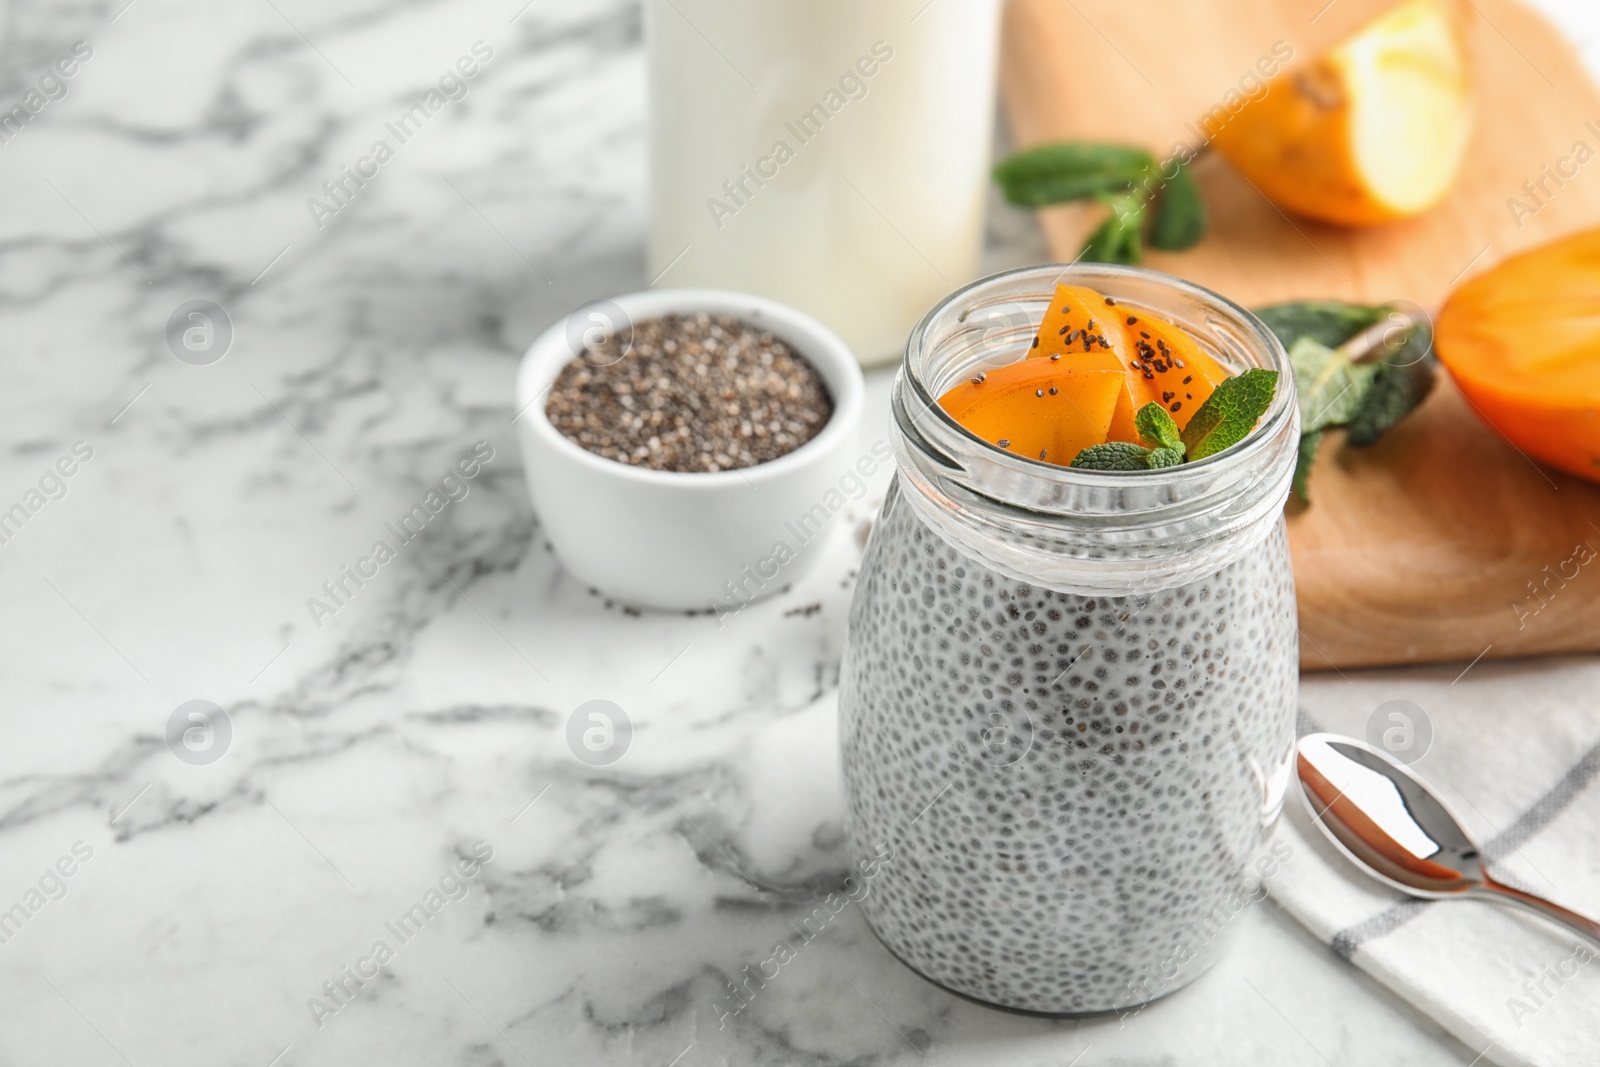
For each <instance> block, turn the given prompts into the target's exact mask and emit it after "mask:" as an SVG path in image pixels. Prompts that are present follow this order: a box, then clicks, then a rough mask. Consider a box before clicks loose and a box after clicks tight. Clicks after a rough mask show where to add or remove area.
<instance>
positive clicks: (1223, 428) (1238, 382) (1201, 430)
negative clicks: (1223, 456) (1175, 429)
mask: <svg viewBox="0 0 1600 1067" xmlns="http://www.w3.org/2000/svg"><path fill="white" fill-rule="evenodd" d="M1277 391H1278V372H1277V371H1275V370H1264V369H1263V368H1260V367H1256V368H1253V369H1251V370H1247V371H1245V372H1244V373H1243V374H1241V375H1238V376H1237V377H1234V378H1229V379H1227V380H1226V381H1224V382H1222V383H1221V384H1220V385H1218V386H1217V387H1216V389H1215V390H1213V391H1212V393H1211V395H1210V396H1209V397H1207V398H1206V402H1205V403H1204V404H1201V405H1200V410H1199V411H1196V412H1195V413H1194V415H1193V417H1191V418H1190V419H1189V425H1187V426H1185V427H1184V428H1183V443H1184V446H1185V447H1186V448H1187V449H1188V451H1189V458H1190V459H1191V460H1196V459H1205V458H1206V457H1207V456H1211V455H1215V454H1216V453H1218V452H1221V451H1222V450H1223V449H1225V448H1228V447H1230V446H1232V445H1236V444H1238V443H1239V442H1240V441H1243V440H1244V439H1245V437H1247V436H1248V435H1249V433H1250V431H1251V430H1253V429H1255V425H1256V420H1257V419H1259V418H1261V415H1262V413H1263V412H1265V411H1266V410H1267V408H1268V406H1269V405H1271V403H1272V397H1273V395H1274V394H1276V393H1277Z"/></svg>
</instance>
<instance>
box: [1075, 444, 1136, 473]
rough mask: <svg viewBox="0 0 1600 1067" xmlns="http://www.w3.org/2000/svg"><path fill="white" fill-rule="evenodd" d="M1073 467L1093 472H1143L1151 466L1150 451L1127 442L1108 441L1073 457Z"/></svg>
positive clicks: (1090, 447)
mask: <svg viewBox="0 0 1600 1067" xmlns="http://www.w3.org/2000/svg"><path fill="white" fill-rule="evenodd" d="M1072 466H1074V467H1082V468H1084V469H1085V470H1092V471H1142V470H1145V469H1146V468H1148V467H1149V466H1150V450H1149V449H1148V448H1140V447H1139V446H1138V445H1135V444H1129V443H1128V442H1126V441H1107V442H1106V443H1105V444H1103V445H1090V446H1089V447H1088V448H1086V449H1084V450H1083V451H1082V452H1079V453H1078V454H1077V455H1076V456H1073V457H1072Z"/></svg>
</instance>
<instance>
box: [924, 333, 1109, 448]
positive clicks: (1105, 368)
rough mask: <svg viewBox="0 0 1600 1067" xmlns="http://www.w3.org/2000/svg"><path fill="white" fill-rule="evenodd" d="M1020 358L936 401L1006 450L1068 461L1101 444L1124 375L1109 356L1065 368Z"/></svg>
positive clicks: (965, 423) (971, 428) (969, 428)
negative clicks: (1086, 449) (1084, 450)
mask: <svg viewBox="0 0 1600 1067" xmlns="http://www.w3.org/2000/svg"><path fill="white" fill-rule="evenodd" d="M1063 363H1064V361H1058V360H1051V359H1048V358H1047V359H1024V360H1020V361H1018V362H1016V363H1008V364H1006V365H1005V366H1003V367H996V368H994V369H993V370H990V371H985V372H984V374H983V377H982V380H977V379H976V378H975V379H974V380H971V381H967V382H963V383H962V384H961V385H958V386H956V387H955V388H953V389H951V390H949V391H948V392H946V393H945V394H944V395H943V396H941V397H940V398H939V406H940V407H942V408H944V410H945V411H946V412H947V413H948V414H949V415H950V417H951V418H953V419H955V420H956V421H957V422H959V423H960V424H961V425H962V426H964V427H966V428H967V429H968V430H970V431H971V432H972V433H974V434H977V435H978V436H979V437H981V438H983V439H984V440H985V441H989V442H991V443H993V444H995V445H998V446H999V447H1001V448H1004V449H1005V450H1006V451H1008V452H1014V453H1016V454H1017V455H1019V456H1027V457H1028V458H1029V459H1038V460H1044V461H1045V462H1047V463H1058V464H1060V465H1062V466H1066V465H1067V464H1069V463H1071V462H1072V460H1073V457H1075V456H1076V455H1077V454H1078V453H1079V452H1080V451H1082V450H1083V449H1085V448H1088V447H1089V446H1090V445H1097V444H1100V443H1102V442H1104V441H1105V439H1106V431H1107V430H1108V429H1110V426H1111V416H1112V414H1113V412H1115V410H1116V406H1117V397H1118V396H1120V395H1121V393H1122V392H1123V388H1124V382H1125V379H1124V377H1123V374H1122V371H1121V368H1120V367H1118V366H1116V364H1115V361H1114V359H1113V358H1112V357H1110V356H1107V355H1098V356H1096V357H1095V360H1094V362H1093V363H1085V364H1080V365H1074V366H1063V365H1062V364H1063Z"/></svg>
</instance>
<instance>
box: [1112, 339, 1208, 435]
mask: <svg viewBox="0 0 1600 1067" xmlns="http://www.w3.org/2000/svg"><path fill="white" fill-rule="evenodd" d="M1123 321H1124V323H1125V325H1126V328H1127V331H1128V334H1129V336H1130V338H1131V339H1132V341H1133V346H1134V357H1133V360H1132V361H1130V364H1129V367H1128V385H1129V391H1130V393H1131V394H1132V399H1133V409H1134V410H1135V411H1137V410H1138V409H1139V408H1142V407H1144V406H1145V405H1146V404H1150V403H1156V404H1160V405H1161V406H1162V407H1164V408H1166V409H1167V411H1169V412H1170V413H1171V414H1172V421H1173V422H1176V423H1177V424H1178V429H1180V430H1181V429H1183V428H1184V427H1185V426H1187V425H1189V416H1191V415H1193V414H1194V413H1195V409H1197V408H1198V407H1199V406H1200V405H1201V404H1204V403H1205V402H1206V398H1207V397H1209V396H1210V395H1211V390H1213V389H1215V388H1216V387H1217V386H1218V385H1220V384H1221V383H1222V381H1223V380H1224V379H1226V378H1227V377H1228V372H1227V371H1225V370H1223V369H1222V367H1221V365H1219V364H1218V363H1217V361H1216V360H1214V359H1212V358H1211V357H1210V356H1208V355H1206V353H1205V350H1204V349H1202V348H1201V347H1200V346H1199V345H1198V344H1196V343H1195V341H1194V339H1193V338H1192V337H1190V336H1189V335H1188V334H1187V333H1185V332H1184V331H1182V330H1180V329H1178V328H1177V327H1176V326H1174V325H1172V324H1171V323H1169V322H1166V321H1165V320H1163V319H1156V318H1151V317H1149V316H1146V315H1140V314H1138V313H1137V312H1133V313H1130V314H1129V315H1128V316H1127V318H1125V319H1124V320H1123Z"/></svg>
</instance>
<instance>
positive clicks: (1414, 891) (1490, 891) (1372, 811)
mask: <svg viewBox="0 0 1600 1067" xmlns="http://www.w3.org/2000/svg"><path fill="white" fill-rule="evenodd" d="M1298 756H1299V758H1298V759H1297V760H1296V761H1295V763H1296V771H1297V774H1298V776H1299V779H1300V795H1301V796H1302V797H1303V798H1304V799H1305V802H1306V808H1307V809H1308V810H1309V811H1310V812H1311V817H1312V818H1313V819H1314V820H1315V821H1316V823H1317V825H1318V826H1320V827H1322V831H1323V832H1324V833H1325V834H1327V835H1328V837H1329V838H1330V839H1331V840H1332V841H1333V843H1334V844H1335V845H1337V846H1338V847H1339V851H1341V852H1343V853H1344V854H1345V855H1347V856H1349V857H1350V858H1351V859H1352V860H1354V861H1355V862H1356V864H1357V866H1360V867H1362V868H1364V869H1365V870H1366V871H1367V873H1368V874H1371V875H1372V876H1374V877H1375V878H1377V879H1378V880H1379V881H1382V882H1386V883H1388V884H1389V885H1391V886H1393V887H1394V888H1396V889H1398V890H1400V891H1401V892H1403V893H1409V894H1410V895H1412V896H1414V897H1423V898H1425V899H1429V900H1447V899H1451V898H1460V897H1466V898H1469V899H1472V898H1476V899H1479V900H1485V899H1488V900H1498V901H1503V902H1510V903H1513V904H1520V905H1522V906H1523V907H1525V908H1528V909H1529V910H1531V911H1534V912H1537V913H1538V914H1540V915H1543V916H1544V917H1545V918H1547V919H1551V920H1554V921H1555V922H1558V923H1561V924H1562V925H1563V926H1566V927H1569V928H1570V929H1572V930H1574V931H1576V932H1577V933H1580V934H1583V935H1585V936H1587V937H1589V938H1591V939H1593V940H1594V941H1595V942H1597V943H1600V923H1597V922H1595V921H1594V920H1593V919H1589V918H1586V917H1585V916H1582V915H1579V914H1578V913H1577V912H1575V911H1571V910H1569V909H1567V908H1563V907H1562V906H1561V905H1559V904H1555V903H1552V902H1551V901H1548V900H1545V899H1544V898H1543V897H1537V896H1534V895H1533V894H1532V893H1525V892H1523V891H1522V890H1520V889H1518V888H1516V887H1515V886H1509V885H1506V884H1505V883H1504V882H1501V881H1497V880H1496V879H1495V878H1494V876H1492V875H1491V874H1490V873H1489V869H1488V867H1487V866H1485V864H1484V862H1483V856H1482V853H1480V852H1479V850H1478V846H1477V845H1475V844H1474V843H1473V841H1472V838H1470V837H1468V836H1467V832H1466V831H1465V830H1463V829H1462V828H1461V823H1460V822H1459V821H1458V820H1457V819H1456V817H1455V816H1454V815H1451V814H1450V812H1449V810H1448V809H1446V808H1445V806H1444V805H1443V804H1442V803H1440V802H1439V798H1438V797H1436V796H1434V795H1433V793H1431V792H1430V791H1429V790H1428V787H1427V786H1425V785H1423V784H1422V782H1421V781H1420V780H1419V779H1417V778H1416V777H1415V776H1413V775H1412V773H1411V772H1410V771H1409V770H1407V769H1406V768H1405V767H1404V766H1402V765H1401V764H1399V763H1397V762H1395V761H1394V760H1393V759H1392V758H1391V757H1389V756H1388V755H1387V754H1386V753H1384V752H1381V751H1379V750H1378V749H1375V748H1373V747H1372V746H1370V745H1368V744H1366V743H1364V742H1361V741H1357V740H1355V739H1353V738H1349V737H1341V736H1339V735H1338V734H1307V735H1306V736H1305V737H1302V738H1301V739H1300V744H1299V754H1298Z"/></svg>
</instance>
